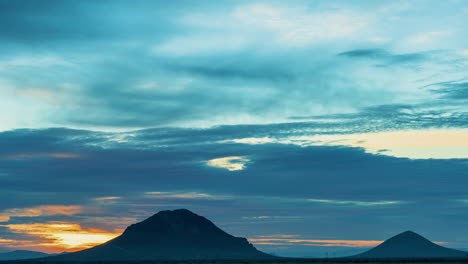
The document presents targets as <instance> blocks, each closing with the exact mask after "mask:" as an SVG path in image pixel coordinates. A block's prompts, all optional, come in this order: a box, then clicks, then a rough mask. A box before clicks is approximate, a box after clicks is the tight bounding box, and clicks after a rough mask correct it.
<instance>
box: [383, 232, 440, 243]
mask: <svg viewBox="0 0 468 264" xmlns="http://www.w3.org/2000/svg"><path fill="white" fill-rule="evenodd" d="M386 242H398V243H402V242H410V243H417V242H419V243H432V242H431V241H429V240H428V239H427V238H425V237H423V236H421V235H420V234H418V233H415V232H413V231H405V232H403V233H400V234H398V235H396V236H393V237H391V238H389V239H388V240H387V241H386Z"/></svg>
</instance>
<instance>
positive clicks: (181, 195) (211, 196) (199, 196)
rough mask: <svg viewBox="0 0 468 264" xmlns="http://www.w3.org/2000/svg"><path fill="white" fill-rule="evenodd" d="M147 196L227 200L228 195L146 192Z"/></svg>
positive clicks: (155, 197) (154, 197)
mask: <svg viewBox="0 0 468 264" xmlns="http://www.w3.org/2000/svg"><path fill="white" fill-rule="evenodd" d="M145 197H148V198H153V199H194V200H225V199H229V198H230V196H227V195H214V194H208V193H200V192H146V193H145Z"/></svg>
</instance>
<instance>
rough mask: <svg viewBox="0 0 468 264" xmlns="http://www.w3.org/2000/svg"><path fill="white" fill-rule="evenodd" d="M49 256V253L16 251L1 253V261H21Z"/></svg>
mask: <svg viewBox="0 0 468 264" xmlns="http://www.w3.org/2000/svg"><path fill="white" fill-rule="evenodd" d="M46 256H49V254H47V253H42V252H38V251H30V250H14V251H10V252H5V253H0V260H21V259H33V258H43V257H46Z"/></svg>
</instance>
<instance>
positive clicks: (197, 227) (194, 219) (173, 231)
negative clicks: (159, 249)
mask: <svg viewBox="0 0 468 264" xmlns="http://www.w3.org/2000/svg"><path fill="white" fill-rule="evenodd" d="M135 234H141V236H144V238H143V237H142V238H139V239H140V240H141V241H146V240H148V239H151V238H150V237H149V236H150V235H152V236H153V237H155V238H156V237H157V238H158V239H161V238H166V239H169V240H173V239H178V238H181V237H193V236H204V237H207V238H212V237H226V236H230V235H228V234H227V233H225V232H224V231H222V230H221V229H219V228H218V227H217V226H216V225H215V224H213V223H212V222H211V221H210V220H208V219H206V218H205V217H203V216H200V215H197V214H195V213H193V212H191V211H189V210H187V209H177V210H172V211H171V210H165V211H160V212H158V213H156V214H154V215H153V216H151V217H149V218H148V219H146V220H144V221H142V222H140V223H136V224H133V225H131V226H129V227H128V228H127V229H126V230H125V232H124V234H123V235H124V236H129V235H135Z"/></svg>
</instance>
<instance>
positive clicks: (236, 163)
mask: <svg viewBox="0 0 468 264" xmlns="http://www.w3.org/2000/svg"><path fill="white" fill-rule="evenodd" d="M248 162H250V160H249V159H248V158H246V157H224V158H216V159H211V160H208V161H207V162H206V164H207V165H208V166H211V167H217V168H223V169H226V170H228V171H238V170H243V169H245V164H246V163H248Z"/></svg>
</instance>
